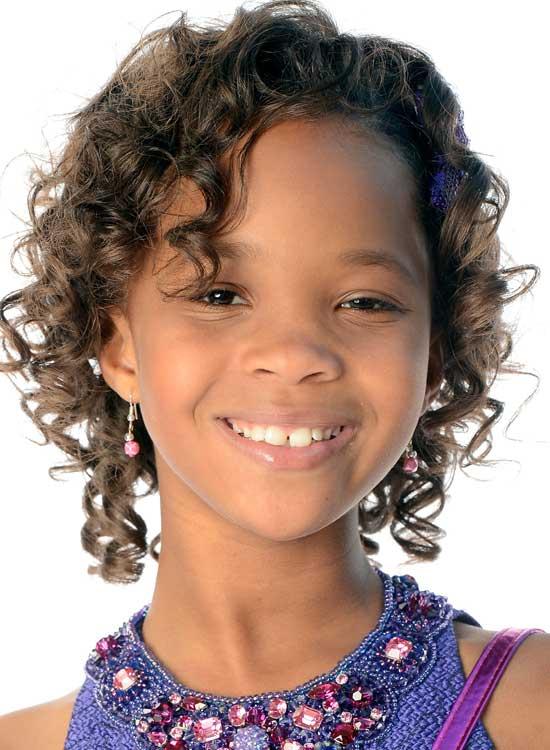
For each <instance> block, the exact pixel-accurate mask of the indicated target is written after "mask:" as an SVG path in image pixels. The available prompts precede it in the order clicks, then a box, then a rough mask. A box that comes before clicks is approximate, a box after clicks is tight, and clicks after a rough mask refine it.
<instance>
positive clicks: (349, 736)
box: [330, 724, 355, 745]
mask: <svg viewBox="0 0 550 750" xmlns="http://www.w3.org/2000/svg"><path fill="white" fill-rule="evenodd" d="M354 734H355V732H354V729H353V727H352V726H351V724H337V725H336V726H335V727H334V729H333V730H332V732H331V735H330V736H331V737H332V739H333V740H336V742H339V743H340V744H341V745H349V743H350V742H352V740H353V736H354Z"/></svg>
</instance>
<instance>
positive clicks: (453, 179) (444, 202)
mask: <svg viewBox="0 0 550 750" xmlns="http://www.w3.org/2000/svg"><path fill="white" fill-rule="evenodd" d="M414 96H415V100H416V114H417V116H418V120H419V122H420V124H421V125H422V127H424V125H425V123H424V118H423V116H422V104H423V101H424V93H423V91H422V89H421V87H420V86H419V87H418V88H417V89H416V91H415V92H414ZM455 136H456V139H457V140H458V141H459V142H460V143H462V144H463V145H464V146H469V145H470V140H469V138H468V136H467V135H466V133H465V131H464V112H463V110H462V109H461V110H460V112H459V114H458V121H457V125H456V128H455ZM434 164H435V166H436V167H437V170H436V171H435V172H434V173H433V175H432V177H431V179H430V204H431V205H432V206H434V207H435V208H437V209H438V210H439V211H441V212H442V213H447V211H448V210H449V206H450V205H451V203H452V201H453V200H454V198H455V196H456V193H457V191H458V188H459V185H460V182H461V180H462V178H463V177H464V175H465V171H464V170H463V169H458V168H457V167H454V166H453V165H452V164H450V163H449V162H448V161H447V159H446V158H445V154H436V156H435V157H434Z"/></svg>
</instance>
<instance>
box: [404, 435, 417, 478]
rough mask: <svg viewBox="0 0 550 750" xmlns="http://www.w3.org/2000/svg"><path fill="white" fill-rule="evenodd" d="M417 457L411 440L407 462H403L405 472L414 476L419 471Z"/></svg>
mask: <svg viewBox="0 0 550 750" xmlns="http://www.w3.org/2000/svg"><path fill="white" fill-rule="evenodd" d="M417 455H418V454H417V452H416V451H415V450H413V447H412V438H411V440H410V441H409V444H408V446H407V453H406V455H405V461H404V462H403V471H405V472H407V474H412V473H413V472H415V471H416V470H417V469H418V458H417Z"/></svg>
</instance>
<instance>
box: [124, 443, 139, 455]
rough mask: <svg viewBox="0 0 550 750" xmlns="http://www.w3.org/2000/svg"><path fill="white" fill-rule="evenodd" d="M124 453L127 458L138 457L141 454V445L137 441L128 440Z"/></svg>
mask: <svg viewBox="0 0 550 750" xmlns="http://www.w3.org/2000/svg"><path fill="white" fill-rule="evenodd" d="M124 453H126V455H127V456H131V457H133V456H137V454H138V453H139V443H138V442H137V441H136V440H126V442H125V443H124Z"/></svg>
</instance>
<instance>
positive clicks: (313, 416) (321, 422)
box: [218, 409, 357, 427]
mask: <svg viewBox="0 0 550 750" xmlns="http://www.w3.org/2000/svg"><path fill="white" fill-rule="evenodd" d="M224 418H228V419H235V420H237V421H238V420H239V419H240V420H242V421H243V422H252V423H253V424H258V425H263V424H265V425H278V426H281V427H292V426H299V427H303V426H308V425H310V426H312V427H333V426H339V425H355V424H356V423H357V420H355V419H354V418H353V417H350V416H349V415H348V414H345V413H344V412H339V411H336V410H332V411H331V410H328V409H323V410H320V409H276V410H266V409H263V410H262V409H235V410H234V411H228V412H227V413H226V414H221V415H220V416H219V417H218V419H224Z"/></svg>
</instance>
